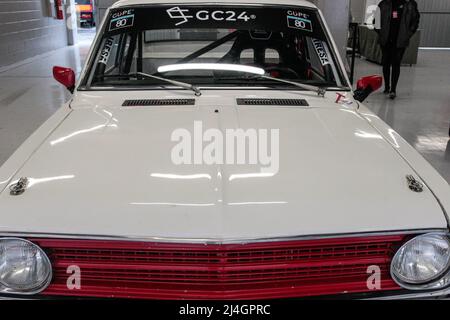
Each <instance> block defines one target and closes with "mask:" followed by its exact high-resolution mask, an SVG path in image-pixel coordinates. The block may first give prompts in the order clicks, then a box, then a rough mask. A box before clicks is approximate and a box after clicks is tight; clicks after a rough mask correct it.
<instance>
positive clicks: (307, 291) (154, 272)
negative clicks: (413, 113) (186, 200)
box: [31, 235, 406, 299]
mask: <svg viewBox="0 0 450 320" xmlns="http://www.w3.org/2000/svg"><path fill="white" fill-rule="evenodd" d="M31 241H33V242H34V243H36V244H38V245H39V246H41V247H42V248H43V249H44V250H45V251H46V252H47V254H48V256H49V258H50V260H51V261H52V265H53V280H52V283H51V285H50V286H49V287H48V288H47V289H46V290H45V291H44V292H43V294H45V295H60V296H84V297H127V298H143V299H264V298H282V297H305V296H318V295H333V294H342V293H356V292H368V291H370V290H369V289H368V288H367V279H368V277H369V274H368V273H367V268H368V267H369V266H371V265H376V266H378V267H380V270H381V290H395V289H399V287H398V286H397V285H396V284H395V283H394V281H393V280H392V279H391V277H390V275H389V266H390V261H391V258H392V256H393V254H394V253H395V250H396V249H397V248H398V247H399V246H400V245H401V244H402V243H404V242H405V241H406V237H405V236H402V235H393V236H374V237H364V238H363V237H358V238H341V239H320V240H301V241H284V242H267V243H252V244H224V245H215V244H214V245H213V244H208V245H202V244H172V243H154V242H152V243H149V242H133V241H89V240H61V239H31ZM72 265H76V266H78V267H80V269H81V288H80V289H73V290H69V289H68V288H67V279H68V277H69V276H70V275H71V274H68V273H67V268H68V267H69V266H72Z"/></svg>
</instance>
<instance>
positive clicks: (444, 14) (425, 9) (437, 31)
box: [416, 0, 450, 48]
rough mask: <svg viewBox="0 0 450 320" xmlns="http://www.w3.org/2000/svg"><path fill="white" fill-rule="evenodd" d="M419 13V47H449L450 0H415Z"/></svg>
mask: <svg viewBox="0 0 450 320" xmlns="http://www.w3.org/2000/svg"><path fill="white" fill-rule="evenodd" d="M416 1H417V4H418V5H419V10H420V13H421V22H420V28H421V29H422V40H421V43H420V46H421V47H447V48H450V1H449V0H416Z"/></svg>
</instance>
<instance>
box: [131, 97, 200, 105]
mask: <svg viewBox="0 0 450 320" xmlns="http://www.w3.org/2000/svg"><path fill="white" fill-rule="evenodd" d="M193 105H195V99H140V100H125V101H124V103H123V104H122V107H148V106H193Z"/></svg>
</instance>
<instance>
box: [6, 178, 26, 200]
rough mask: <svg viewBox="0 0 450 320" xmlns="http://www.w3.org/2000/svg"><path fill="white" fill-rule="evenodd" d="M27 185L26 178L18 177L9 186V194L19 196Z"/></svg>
mask: <svg viewBox="0 0 450 320" xmlns="http://www.w3.org/2000/svg"><path fill="white" fill-rule="evenodd" d="M27 186H28V178H24V177H22V178H20V179H19V181H17V182H16V183H14V184H12V185H10V186H9V190H10V192H9V194H10V195H12V196H19V195H21V194H22V193H24V192H25V190H26V189H27Z"/></svg>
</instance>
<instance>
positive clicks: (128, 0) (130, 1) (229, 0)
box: [112, 0, 316, 8]
mask: <svg viewBox="0 0 450 320" xmlns="http://www.w3.org/2000/svg"><path fill="white" fill-rule="evenodd" d="M197 3H200V4H202V3H204V4H270V5H274V1H273V0H220V1H217V0H216V1H211V0H183V1H180V0H178V1H177V0H173V1H170V0H169V1H167V0H166V1H162V0H120V1H118V2H116V3H114V4H113V5H112V8H118V7H126V6H132V5H144V4H169V5H170V4H176V5H186V4H197ZM276 4H277V5H290V6H295V7H299V6H300V7H309V8H316V6H315V5H314V4H312V3H311V2H308V1H306V0H278V1H277V3H276Z"/></svg>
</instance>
